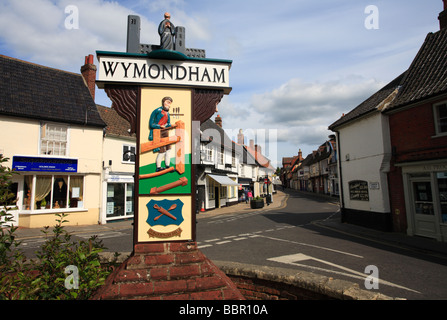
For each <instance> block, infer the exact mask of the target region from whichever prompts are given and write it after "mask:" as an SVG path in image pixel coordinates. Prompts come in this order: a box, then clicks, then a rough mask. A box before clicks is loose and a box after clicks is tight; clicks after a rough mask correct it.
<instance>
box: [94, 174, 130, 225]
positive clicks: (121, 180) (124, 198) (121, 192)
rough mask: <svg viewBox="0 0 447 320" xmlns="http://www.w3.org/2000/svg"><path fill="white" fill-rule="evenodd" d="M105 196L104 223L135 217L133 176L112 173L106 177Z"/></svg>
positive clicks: (102, 214) (102, 215)
mask: <svg viewBox="0 0 447 320" xmlns="http://www.w3.org/2000/svg"><path fill="white" fill-rule="evenodd" d="M104 192H105V193H104V194H103V201H104V203H103V210H102V211H103V212H102V213H101V217H102V221H104V222H110V221H114V220H121V219H130V218H133V217H134V209H135V208H134V201H133V199H134V178H133V175H131V174H125V173H110V174H108V175H107V177H106V181H105V187H104Z"/></svg>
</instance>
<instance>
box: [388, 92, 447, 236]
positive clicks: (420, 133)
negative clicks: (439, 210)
mask: <svg viewBox="0 0 447 320" xmlns="http://www.w3.org/2000/svg"><path fill="white" fill-rule="evenodd" d="M438 102H442V100H440V101H434V102H431V103H422V104H421V105H419V106H416V107H413V108H409V109H404V110H401V111H399V112H397V113H393V114H390V115H389V125H390V135H391V146H392V149H393V158H392V166H391V170H390V172H389V174H388V178H389V187H390V204H391V214H392V217H393V229H394V231H396V232H406V231H407V217H406V209H405V197H404V188H403V177H402V169H401V168H400V167H396V166H395V164H398V163H404V162H407V163H409V162H416V161H430V160H436V159H443V158H444V159H445V158H447V136H444V137H434V136H435V135H436V128H435V118H434V114H433V104H436V103H438Z"/></svg>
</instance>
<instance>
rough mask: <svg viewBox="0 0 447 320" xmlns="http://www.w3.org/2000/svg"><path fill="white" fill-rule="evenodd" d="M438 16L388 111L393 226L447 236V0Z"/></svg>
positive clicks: (413, 232)
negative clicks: (436, 24) (434, 27)
mask: <svg viewBox="0 0 447 320" xmlns="http://www.w3.org/2000/svg"><path fill="white" fill-rule="evenodd" d="M439 21H440V30H439V31H438V32H435V33H429V34H428V35H427V37H426V39H425V41H424V43H423V45H422V47H421V48H420V50H419V52H418V54H417V55H416V57H415V59H414V60H413V62H412V63H411V65H410V67H409V69H408V71H407V74H406V76H405V79H404V81H403V83H402V88H401V90H400V92H399V94H398V96H397V97H396V99H395V100H394V101H393V103H392V105H391V106H390V107H389V108H388V109H387V110H385V113H386V115H387V116H388V117H389V124H390V137H391V148H392V155H393V156H392V158H391V169H390V173H389V181H390V194H391V198H390V206H391V212H392V217H393V226H394V229H395V230H396V231H400V232H406V233H407V234H408V235H417V236H424V237H429V238H433V239H437V240H438V241H444V242H447V1H444V11H443V12H441V14H440V15H439Z"/></svg>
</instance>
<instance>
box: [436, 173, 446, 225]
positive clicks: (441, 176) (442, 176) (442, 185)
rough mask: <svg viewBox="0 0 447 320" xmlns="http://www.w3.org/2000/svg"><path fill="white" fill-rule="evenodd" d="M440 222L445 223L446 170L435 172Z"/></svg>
mask: <svg viewBox="0 0 447 320" xmlns="http://www.w3.org/2000/svg"><path fill="white" fill-rule="evenodd" d="M437 179H438V190H439V201H440V205H441V219H442V223H447V172H439V173H437Z"/></svg>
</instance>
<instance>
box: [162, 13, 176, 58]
mask: <svg viewBox="0 0 447 320" xmlns="http://www.w3.org/2000/svg"><path fill="white" fill-rule="evenodd" d="M170 19H171V15H170V14H169V13H168V12H166V13H165V19H164V20H163V21H162V22H160V25H159V26H158V34H159V35H160V46H161V48H162V49H167V50H174V37H175V26H174V24H173V23H172V22H171V20H170Z"/></svg>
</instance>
